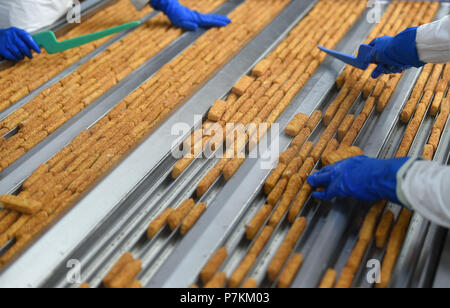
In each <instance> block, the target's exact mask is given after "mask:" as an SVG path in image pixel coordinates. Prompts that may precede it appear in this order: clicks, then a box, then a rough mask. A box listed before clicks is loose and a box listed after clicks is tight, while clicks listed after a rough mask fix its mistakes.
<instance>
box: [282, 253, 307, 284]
mask: <svg viewBox="0 0 450 308" xmlns="http://www.w3.org/2000/svg"><path fill="white" fill-rule="evenodd" d="M302 263H303V256H302V254H300V253H295V254H294V255H293V256H292V257H291V258H290V259H289V261H288V262H287V264H286V267H285V268H284V270H283V272H282V273H281V275H280V279H279V280H278V287H279V288H289V286H290V285H291V283H292V281H293V280H294V278H295V276H296V275H297V272H298V270H299V269H300V267H301V266H302Z"/></svg>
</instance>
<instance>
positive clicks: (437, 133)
mask: <svg viewBox="0 0 450 308" xmlns="http://www.w3.org/2000/svg"><path fill="white" fill-rule="evenodd" d="M441 134H442V132H441V130H440V129H439V128H433V129H432V131H431V136H430V139H429V140H428V144H430V145H432V146H433V150H434V151H436V150H437V148H438V146H439V141H440V139H441ZM0 201H1V199H0Z"/></svg>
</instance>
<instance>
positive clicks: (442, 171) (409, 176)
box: [397, 158, 450, 228]
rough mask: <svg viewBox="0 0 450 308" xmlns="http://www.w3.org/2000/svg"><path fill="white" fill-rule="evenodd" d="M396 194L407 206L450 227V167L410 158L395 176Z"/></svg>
mask: <svg viewBox="0 0 450 308" xmlns="http://www.w3.org/2000/svg"><path fill="white" fill-rule="evenodd" d="M397 195H398V197H399V200H400V201H401V202H402V203H403V204H404V205H405V206H406V207H407V208H409V209H411V210H414V211H416V212H418V213H419V214H421V215H422V216H423V217H425V218H426V219H428V220H430V221H432V222H434V223H437V224H439V225H441V226H443V227H446V228H450V166H444V165H441V164H439V163H434V162H430V161H424V160H419V159H414V158H412V159H410V160H409V161H408V162H407V163H406V164H405V165H404V166H403V167H402V169H401V170H400V171H399V173H398V175H397Z"/></svg>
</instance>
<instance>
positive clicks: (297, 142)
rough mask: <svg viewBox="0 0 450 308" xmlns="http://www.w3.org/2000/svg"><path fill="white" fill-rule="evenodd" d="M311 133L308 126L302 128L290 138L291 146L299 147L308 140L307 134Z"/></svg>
mask: <svg viewBox="0 0 450 308" xmlns="http://www.w3.org/2000/svg"><path fill="white" fill-rule="evenodd" d="M310 134H311V130H310V129H309V128H308V127H305V128H303V129H302V130H301V131H300V132H299V133H298V134H297V136H296V137H295V138H294V140H292V143H291V146H295V147H297V148H298V149H300V148H301V147H302V146H303V145H304V144H305V142H306V140H308V137H309V135H310Z"/></svg>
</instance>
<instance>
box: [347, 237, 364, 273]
mask: <svg viewBox="0 0 450 308" xmlns="http://www.w3.org/2000/svg"><path fill="white" fill-rule="evenodd" d="M368 245H369V242H367V241H364V240H361V239H360V240H359V241H358V242H357V243H356V245H355V247H354V248H353V251H352V253H351V254H350V257H349V258H348V261H347V266H346V267H348V268H350V269H352V270H353V273H356V272H357V271H358V269H359V267H360V265H361V262H362V259H363V257H364V254H365V253H366V249H367V246H368Z"/></svg>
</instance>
